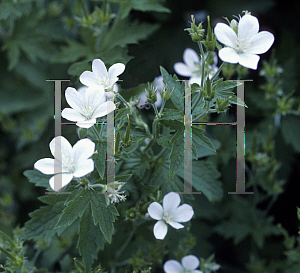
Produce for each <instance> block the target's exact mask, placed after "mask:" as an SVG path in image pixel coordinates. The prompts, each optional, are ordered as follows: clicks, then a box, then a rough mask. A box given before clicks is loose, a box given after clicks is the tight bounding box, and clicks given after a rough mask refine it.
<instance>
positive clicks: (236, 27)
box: [229, 19, 238, 34]
mask: <svg viewBox="0 0 300 273" xmlns="http://www.w3.org/2000/svg"><path fill="white" fill-rule="evenodd" d="M229 26H230V27H231V28H232V29H233V30H234V32H235V33H236V34H237V33H238V22H237V21H236V20H235V19H232V20H231V22H230V24H229Z"/></svg>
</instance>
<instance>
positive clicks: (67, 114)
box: [61, 108, 85, 121]
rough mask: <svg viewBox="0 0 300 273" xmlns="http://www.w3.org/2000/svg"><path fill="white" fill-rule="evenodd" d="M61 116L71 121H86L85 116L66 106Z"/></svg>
mask: <svg viewBox="0 0 300 273" xmlns="http://www.w3.org/2000/svg"><path fill="white" fill-rule="evenodd" d="M61 116H62V117H63V118H65V119H67V120H70V121H84V120H85V117H84V116H83V115H81V114H80V113H78V112H77V111H76V110H74V109H72V108H65V109H64V110H62V112H61Z"/></svg>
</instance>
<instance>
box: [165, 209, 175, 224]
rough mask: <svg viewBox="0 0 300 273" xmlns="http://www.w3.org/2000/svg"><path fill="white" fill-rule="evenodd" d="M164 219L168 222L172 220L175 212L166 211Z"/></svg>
mask: <svg viewBox="0 0 300 273" xmlns="http://www.w3.org/2000/svg"><path fill="white" fill-rule="evenodd" d="M163 219H164V220H165V221H166V223H167V224H168V223H169V222H171V221H172V219H173V214H169V213H168V212H164V216H163Z"/></svg>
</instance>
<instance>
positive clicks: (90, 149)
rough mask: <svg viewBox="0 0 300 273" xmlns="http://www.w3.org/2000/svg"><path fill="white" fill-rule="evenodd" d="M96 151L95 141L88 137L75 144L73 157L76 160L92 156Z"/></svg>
mask: <svg viewBox="0 0 300 273" xmlns="http://www.w3.org/2000/svg"><path fill="white" fill-rule="evenodd" d="M94 152H95V143H94V142H93V141H91V140H90V139H88V138H85V139H81V140H79V141H77V142H76V144H75V145H74V146H73V155H72V157H73V158H74V159H75V160H76V162H78V161H80V160H85V159H88V158H89V157H91V156H92V155H93V154H94Z"/></svg>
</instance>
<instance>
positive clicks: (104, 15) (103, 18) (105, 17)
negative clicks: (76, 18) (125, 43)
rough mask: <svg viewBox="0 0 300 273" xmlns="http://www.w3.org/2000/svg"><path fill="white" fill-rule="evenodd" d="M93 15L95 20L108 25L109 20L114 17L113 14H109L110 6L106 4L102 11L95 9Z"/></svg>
mask: <svg viewBox="0 0 300 273" xmlns="http://www.w3.org/2000/svg"><path fill="white" fill-rule="evenodd" d="M93 14H94V16H95V18H97V19H98V20H99V21H100V22H101V23H103V24H108V23H109V22H110V20H111V19H112V18H114V17H115V16H116V15H115V14H113V13H110V6H109V4H108V3H107V4H106V6H105V7H103V9H100V8H99V7H96V9H95V11H94V12H93Z"/></svg>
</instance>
